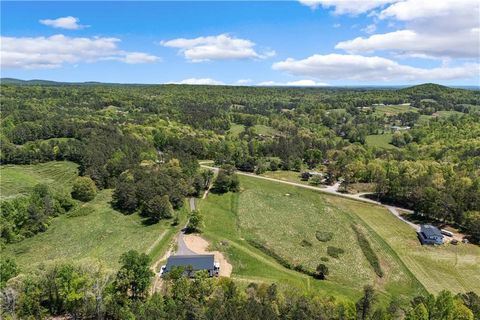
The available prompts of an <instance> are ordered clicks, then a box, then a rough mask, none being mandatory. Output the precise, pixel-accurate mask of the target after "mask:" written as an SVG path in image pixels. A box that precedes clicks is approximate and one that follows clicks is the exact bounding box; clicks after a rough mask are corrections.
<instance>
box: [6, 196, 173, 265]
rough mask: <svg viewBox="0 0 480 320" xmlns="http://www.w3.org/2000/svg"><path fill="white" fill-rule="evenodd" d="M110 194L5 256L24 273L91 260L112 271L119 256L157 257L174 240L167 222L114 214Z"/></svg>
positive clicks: (9, 248) (57, 220)
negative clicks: (39, 266)
mask: <svg viewBox="0 0 480 320" xmlns="http://www.w3.org/2000/svg"><path fill="white" fill-rule="evenodd" d="M111 193H112V191H111V190H102V191H101V192H100V193H99V194H98V195H97V197H96V198H95V199H94V200H93V201H91V202H89V203H86V204H85V205H83V206H82V207H79V208H78V209H76V210H75V211H73V212H71V213H69V214H67V215H63V216H60V217H58V218H55V219H54V220H53V222H52V224H51V225H50V226H49V228H48V229H47V231H45V232H44V233H40V234H37V235H35V236H34V237H32V238H28V239H25V240H23V241H21V242H19V243H15V244H10V245H8V246H7V247H6V249H5V252H4V253H5V254H10V255H13V256H14V257H15V259H16V261H17V263H18V264H19V266H20V267H21V268H22V269H23V270H26V269H30V268H32V267H34V266H35V265H36V264H39V263H42V262H46V261H52V260H59V259H60V260H61V259H74V260H81V259H93V260H98V261H101V262H103V263H104V264H105V265H106V266H108V267H111V268H115V267H117V266H118V259H119V257H120V255H121V254H122V253H124V252H126V251H128V250H131V249H133V250H138V251H140V252H148V253H151V254H152V255H153V256H158V255H160V252H158V251H159V250H158V249H157V248H156V246H163V245H164V242H165V241H164V239H168V238H169V237H170V238H171V236H173V232H172V231H171V230H174V229H175V228H172V227H170V226H169V224H170V221H164V222H162V223H159V224H154V225H144V223H143V221H142V218H141V217H140V216H138V215H137V214H133V215H123V214H121V213H120V212H118V211H115V210H113V209H112V208H111V206H110V201H111Z"/></svg>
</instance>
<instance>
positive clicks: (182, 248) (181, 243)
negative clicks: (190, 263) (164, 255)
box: [175, 198, 197, 255]
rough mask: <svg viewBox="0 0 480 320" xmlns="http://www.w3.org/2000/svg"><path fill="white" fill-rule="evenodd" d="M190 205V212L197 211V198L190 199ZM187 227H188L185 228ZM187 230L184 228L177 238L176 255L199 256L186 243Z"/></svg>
mask: <svg viewBox="0 0 480 320" xmlns="http://www.w3.org/2000/svg"><path fill="white" fill-rule="evenodd" d="M188 203H189V204H190V211H193V210H195V209H196V205H195V198H190V199H189V201H188ZM185 227H186V226H185ZM184 236H185V228H183V229H182V230H181V231H180V233H179V234H178V238H177V252H176V253H175V254H176V255H195V254H197V253H196V252H194V251H192V250H190V249H189V248H188V247H187V244H186V243H185V239H184Z"/></svg>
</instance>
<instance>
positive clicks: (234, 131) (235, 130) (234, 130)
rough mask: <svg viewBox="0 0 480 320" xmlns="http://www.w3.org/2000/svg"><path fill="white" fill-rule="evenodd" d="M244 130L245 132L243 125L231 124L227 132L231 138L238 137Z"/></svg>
mask: <svg viewBox="0 0 480 320" xmlns="http://www.w3.org/2000/svg"><path fill="white" fill-rule="evenodd" d="M244 130H245V126H244V125H243V124H236V123H232V125H231V126H230V129H229V130H228V131H227V132H228V133H229V134H231V135H232V136H236V137H238V135H239V134H240V133H242V132H243V131H244Z"/></svg>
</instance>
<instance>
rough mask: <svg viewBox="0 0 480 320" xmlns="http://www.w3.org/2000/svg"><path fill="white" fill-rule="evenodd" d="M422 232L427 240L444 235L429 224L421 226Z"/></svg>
mask: <svg viewBox="0 0 480 320" xmlns="http://www.w3.org/2000/svg"><path fill="white" fill-rule="evenodd" d="M420 232H421V233H423V234H424V235H425V237H427V238H433V237H442V238H443V235H442V233H441V232H440V230H439V229H438V228H436V227H434V226H432V225H429V224H422V225H421V226H420Z"/></svg>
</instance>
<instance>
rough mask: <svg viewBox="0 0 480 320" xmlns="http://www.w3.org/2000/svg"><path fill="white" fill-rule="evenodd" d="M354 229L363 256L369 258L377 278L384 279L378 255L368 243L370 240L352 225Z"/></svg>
mask: <svg viewBox="0 0 480 320" xmlns="http://www.w3.org/2000/svg"><path fill="white" fill-rule="evenodd" d="M352 229H353V231H354V232H355V234H356V235H357V240H358V244H359V245H360V248H361V249H362V252H363V255H364V256H365V258H367V260H368V262H369V263H370V265H371V266H372V268H373V270H374V271H375V273H376V274H377V276H379V277H380V278H381V277H383V270H382V268H381V266H380V261H379V260H378V256H377V254H376V253H375V251H373V249H372V247H371V246H370V242H368V239H367V238H366V237H365V235H364V234H363V233H362V231H361V230H360V229H359V228H358V227H357V226H356V225H354V224H352Z"/></svg>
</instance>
